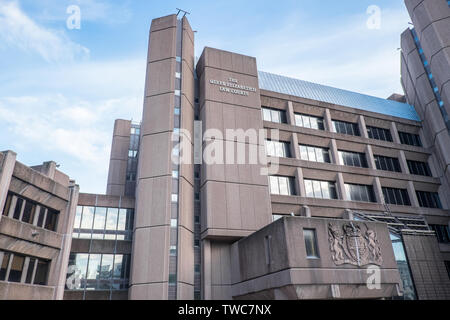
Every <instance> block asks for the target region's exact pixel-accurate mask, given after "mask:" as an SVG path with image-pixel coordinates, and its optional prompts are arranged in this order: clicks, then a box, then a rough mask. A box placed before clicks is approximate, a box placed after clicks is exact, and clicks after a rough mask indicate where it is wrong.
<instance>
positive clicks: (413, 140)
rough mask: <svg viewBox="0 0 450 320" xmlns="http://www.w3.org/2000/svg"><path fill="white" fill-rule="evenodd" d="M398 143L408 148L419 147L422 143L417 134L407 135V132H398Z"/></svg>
mask: <svg viewBox="0 0 450 320" xmlns="http://www.w3.org/2000/svg"><path fill="white" fill-rule="evenodd" d="M398 135H399V137H400V142H401V143H402V144H407V145H410V146H416V147H421V146H422V141H420V137H419V135H417V134H412V133H407V132H399V133H398Z"/></svg>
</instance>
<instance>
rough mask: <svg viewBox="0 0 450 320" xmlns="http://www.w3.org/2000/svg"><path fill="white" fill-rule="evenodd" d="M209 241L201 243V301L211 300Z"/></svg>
mask: <svg viewBox="0 0 450 320" xmlns="http://www.w3.org/2000/svg"><path fill="white" fill-rule="evenodd" d="M211 262H212V260H211V241H209V240H203V241H202V287H203V288H202V300H211V299H212V293H211V290H212V287H211V268H212V263H211Z"/></svg>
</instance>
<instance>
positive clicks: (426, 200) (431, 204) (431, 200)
mask: <svg viewBox="0 0 450 320" xmlns="http://www.w3.org/2000/svg"><path fill="white" fill-rule="evenodd" d="M416 194H417V199H418V200H419V205H420V206H421V207H423V208H437V209H442V204H441V200H440V199H439V195H438V193H437V192H425V191H416Z"/></svg>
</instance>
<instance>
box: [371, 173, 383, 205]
mask: <svg viewBox="0 0 450 320" xmlns="http://www.w3.org/2000/svg"><path fill="white" fill-rule="evenodd" d="M373 191H374V192H375V199H377V202H378V203H381V204H384V203H385V201H384V197H383V188H382V187H381V182H380V178H378V177H375V178H374V179H373Z"/></svg>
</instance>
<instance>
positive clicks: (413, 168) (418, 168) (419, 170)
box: [407, 160, 432, 177]
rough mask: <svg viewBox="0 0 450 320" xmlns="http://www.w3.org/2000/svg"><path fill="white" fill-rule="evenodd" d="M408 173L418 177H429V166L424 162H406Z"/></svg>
mask: <svg viewBox="0 0 450 320" xmlns="http://www.w3.org/2000/svg"><path fill="white" fill-rule="evenodd" d="M407 162H408V168H409V172H410V173H411V174H415V175H418V176H426V177H431V176H432V175H431V170H430V166H429V165H428V163H426V162H420V161H412V160H407Z"/></svg>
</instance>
